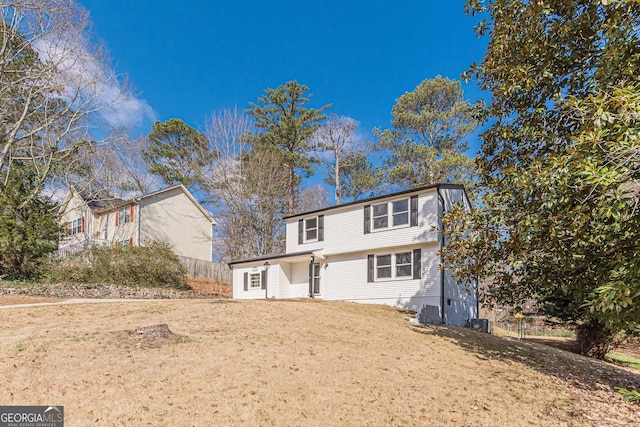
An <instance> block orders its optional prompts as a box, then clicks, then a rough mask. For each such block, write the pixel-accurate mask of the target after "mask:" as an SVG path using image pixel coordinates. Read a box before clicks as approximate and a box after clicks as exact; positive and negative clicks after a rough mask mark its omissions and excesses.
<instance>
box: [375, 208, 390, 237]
mask: <svg viewBox="0 0 640 427" xmlns="http://www.w3.org/2000/svg"><path fill="white" fill-rule="evenodd" d="M388 226H389V205H388V204H387V203H381V204H379V205H373V229H374V230H377V229H378V228H387V227H388Z"/></svg>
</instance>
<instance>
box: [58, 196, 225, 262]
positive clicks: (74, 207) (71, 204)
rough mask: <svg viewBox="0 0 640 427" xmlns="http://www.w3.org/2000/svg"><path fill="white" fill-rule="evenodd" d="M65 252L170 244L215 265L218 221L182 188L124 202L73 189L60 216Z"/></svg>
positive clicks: (180, 252) (177, 250) (178, 251)
mask: <svg viewBox="0 0 640 427" xmlns="http://www.w3.org/2000/svg"><path fill="white" fill-rule="evenodd" d="M58 218H59V221H60V223H61V224H63V225H64V227H65V229H64V232H63V234H62V236H61V237H60V241H59V242H58V248H59V249H58V251H59V253H62V254H64V253H72V252H76V251H78V250H80V249H83V248H85V247H86V246H87V245H89V244H108V245H113V246H122V245H124V246H139V245H144V244H145V242H148V241H153V240H156V241H164V242H166V243H168V244H169V245H170V246H171V249H172V250H173V252H175V253H176V254H178V255H182V256H185V257H189V258H195V259H201V260H205V261H211V258H212V250H213V249H212V227H213V226H214V225H215V221H214V220H213V218H212V217H211V215H210V214H209V213H208V212H207V211H206V209H204V208H203V207H202V205H200V203H198V202H197V201H196V199H195V198H194V197H193V196H192V195H191V193H189V191H188V190H187V189H186V188H185V187H184V186H182V185H176V186H174V187H170V188H165V189H164V190H160V191H156V192H153V193H150V194H145V195H143V196H141V197H136V198H133V199H129V200H122V199H117V198H113V197H108V196H106V195H104V194H100V193H99V192H87V191H78V190H76V189H75V188H71V189H70V190H69V192H68V193H67V195H66V197H65V199H64V202H63V203H62V205H61V206H60V209H59V211H58Z"/></svg>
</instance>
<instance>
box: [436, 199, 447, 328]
mask: <svg viewBox="0 0 640 427" xmlns="http://www.w3.org/2000/svg"><path fill="white" fill-rule="evenodd" d="M436 191H437V192H438V201H439V202H440V205H441V206H442V213H441V214H440V215H438V221H439V222H440V261H442V249H444V243H445V242H444V225H442V215H444V214H445V207H444V199H443V198H442V195H441V194H440V187H436ZM440 307H442V309H441V310H442V324H443V325H444V324H446V322H445V320H444V318H445V316H444V310H445V308H444V307H445V305H444V268H441V269H440Z"/></svg>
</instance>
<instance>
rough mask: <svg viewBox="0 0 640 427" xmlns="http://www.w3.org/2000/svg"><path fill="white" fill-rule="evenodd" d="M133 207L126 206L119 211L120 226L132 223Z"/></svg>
mask: <svg viewBox="0 0 640 427" xmlns="http://www.w3.org/2000/svg"><path fill="white" fill-rule="evenodd" d="M131 210H132V207H131V206H125V207H123V208H120V209H118V224H119V225H120V224H126V223H128V222H131Z"/></svg>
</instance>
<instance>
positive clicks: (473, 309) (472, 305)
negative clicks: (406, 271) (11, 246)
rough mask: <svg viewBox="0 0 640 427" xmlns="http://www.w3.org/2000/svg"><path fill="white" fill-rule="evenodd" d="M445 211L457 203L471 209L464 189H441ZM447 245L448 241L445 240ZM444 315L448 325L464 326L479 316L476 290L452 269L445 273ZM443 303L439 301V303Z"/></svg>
mask: <svg viewBox="0 0 640 427" xmlns="http://www.w3.org/2000/svg"><path fill="white" fill-rule="evenodd" d="M440 194H441V195H442V200H443V204H444V206H443V208H444V211H445V212H447V211H449V210H450V209H451V208H452V207H453V206H454V205H455V204H459V203H464V204H465V208H466V209H467V210H468V209H470V208H471V207H470V205H469V201H468V200H467V198H466V194H465V192H464V191H463V190H461V189H457V188H443V189H441V190H440ZM445 245H446V242H445ZM440 274H441V275H442V276H444V298H443V299H444V317H445V323H446V324H448V325H457V326H464V325H466V324H468V322H469V321H470V320H471V319H477V318H478V300H477V294H476V290H475V289H473V288H472V285H471V284H458V282H457V280H456V279H455V277H454V276H453V275H452V274H451V271H450V270H445V271H444V274H443V273H442V272H440ZM440 304H442V302H439V304H438V305H440Z"/></svg>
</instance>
